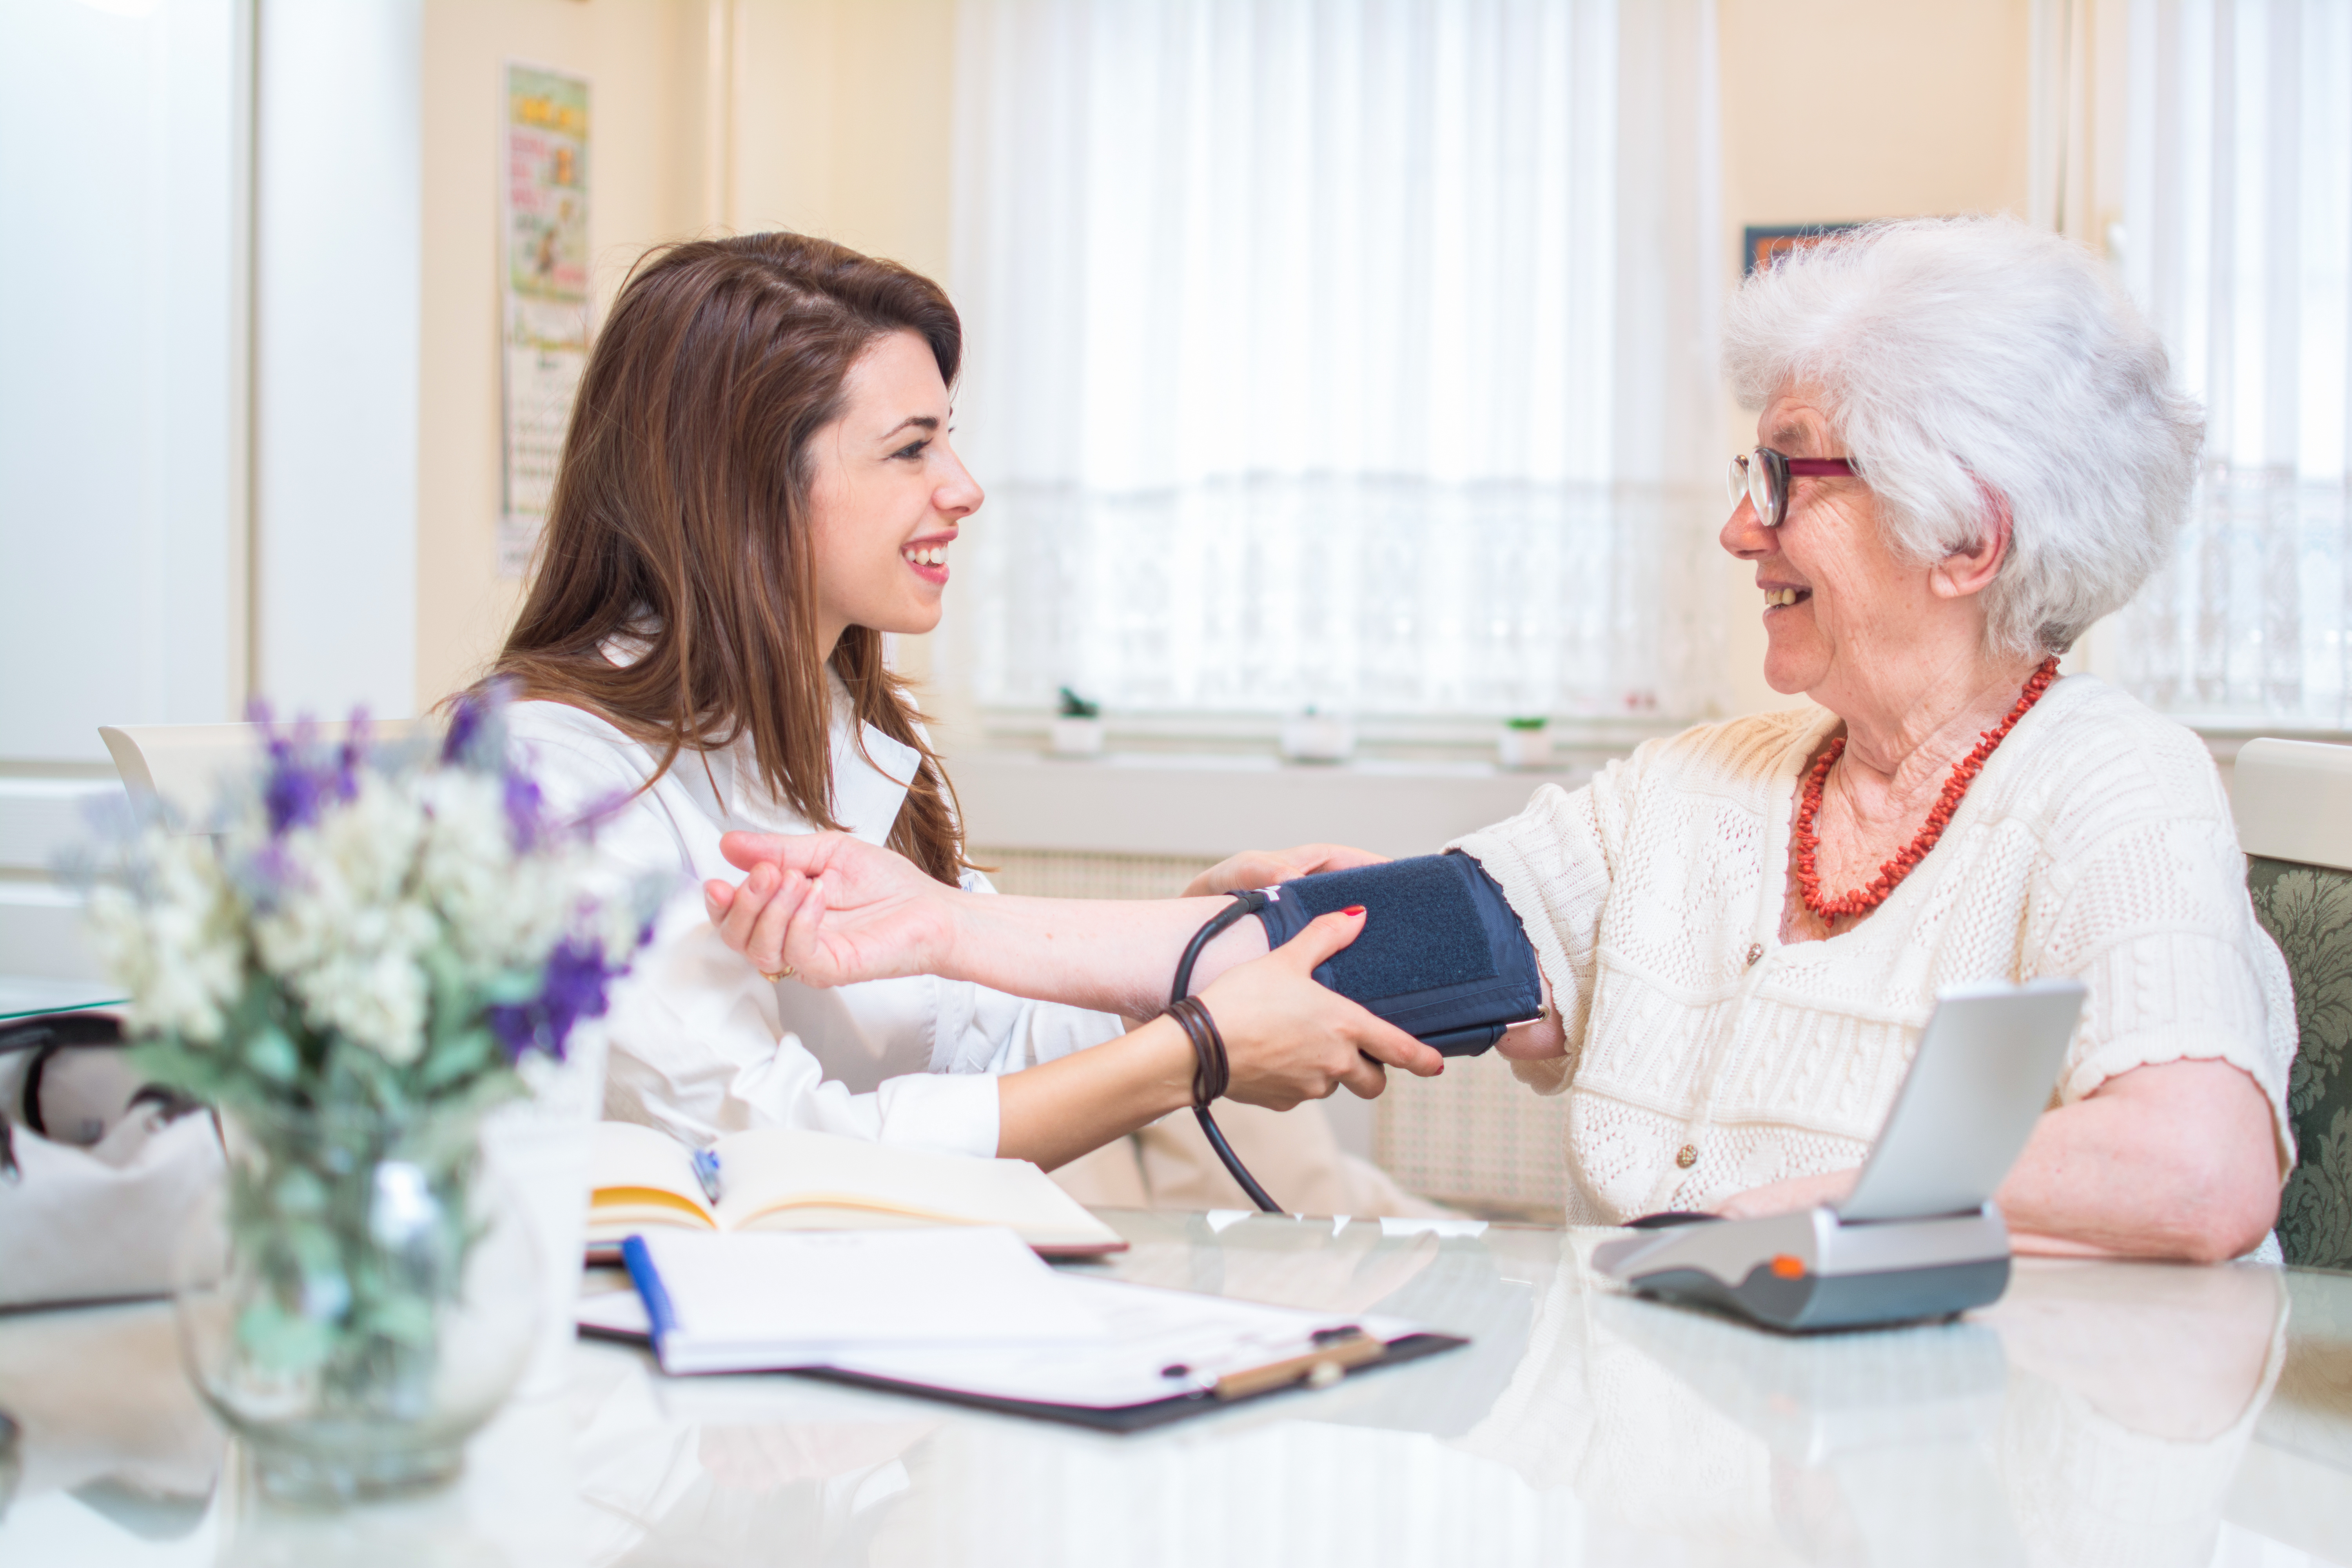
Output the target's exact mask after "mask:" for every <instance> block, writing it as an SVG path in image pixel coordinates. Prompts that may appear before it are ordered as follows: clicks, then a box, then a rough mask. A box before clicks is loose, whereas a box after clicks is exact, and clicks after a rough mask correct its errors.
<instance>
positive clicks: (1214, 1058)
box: [1168, 996, 1233, 1106]
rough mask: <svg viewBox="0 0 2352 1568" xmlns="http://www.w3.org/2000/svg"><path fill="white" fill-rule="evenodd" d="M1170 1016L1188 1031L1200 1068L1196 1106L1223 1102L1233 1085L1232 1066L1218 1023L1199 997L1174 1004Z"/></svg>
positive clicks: (1197, 1070)
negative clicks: (1228, 1088) (1220, 1100)
mask: <svg viewBox="0 0 2352 1568" xmlns="http://www.w3.org/2000/svg"><path fill="white" fill-rule="evenodd" d="M1168 1014H1169V1016H1171V1017H1172V1018H1174V1019H1175V1020H1176V1023H1177V1026H1178V1027H1180V1028H1181V1029H1182V1030H1183V1031H1184V1037H1185V1038H1186V1039H1188V1040H1190V1041H1191V1042H1192V1055H1193V1057H1194V1058H1195V1060H1196V1061H1197V1063H1198V1064H1199V1065H1198V1066H1197V1067H1196V1068H1195V1069H1194V1070H1193V1074H1192V1103H1193V1104H1194V1105H1195V1106H1203V1105H1208V1104H1211V1103H1213V1101H1215V1100H1218V1099H1220V1098H1222V1097H1223V1094H1224V1092H1225V1089H1226V1088H1227V1087H1228V1086H1229V1085H1230V1084H1231V1082H1232V1081H1233V1068H1232V1064H1231V1063H1230V1062H1229V1061H1228V1060H1227V1058H1226V1056H1225V1037H1224V1036H1223V1034H1221V1033H1219V1032H1218V1029H1217V1021H1216V1019H1214V1018H1213V1017H1212V1016H1210V1015H1209V1009H1208V1006H1207V1005H1206V1004H1204V1003H1203V1002H1202V1000H1201V999H1200V998H1199V997H1198V996H1185V997H1181V998H1179V999H1178V1000H1177V1001H1175V1002H1173V1003H1171V1005H1169V1008H1168Z"/></svg>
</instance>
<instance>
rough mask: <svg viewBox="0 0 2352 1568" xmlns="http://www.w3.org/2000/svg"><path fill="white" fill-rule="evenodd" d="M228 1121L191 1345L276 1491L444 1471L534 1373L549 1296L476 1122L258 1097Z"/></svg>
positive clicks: (184, 1295) (354, 1494)
mask: <svg viewBox="0 0 2352 1568" xmlns="http://www.w3.org/2000/svg"><path fill="white" fill-rule="evenodd" d="M223 1132H224V1134H225V1138H226V1144H227V1148H228V1156H229V1158H228V1179H227V1182H226V1185H225V1187H224V1190H223V1193H222V1199H221V1202H220V1205H218V1208H217V1210H216V1222H215V1224H214V1225H212V1226H203V1227H199V1234H198V1235H197V1236H196V1237H194V1243H195V1244H194V1245H193V1246H191V1247H190V1248H189V1249H188V1251H187V1254H186V1255H185V1257H184V1261H183V1265H182V1277H181V1282H180V1286H179V1289H178V1291H177V1295H176V1303H177V1308H178V1321H179V1329H180V1340H181V1349H182V1352H183V1354H184V1358H185V1361H186V1363H187V1367H188V1372H189V1375H190V1377H191V1378H192V1379H193V1380H194V1383H195V1385H196V1388H197V1390H198V1392H199V1393H201V1394H203V1395H204V1397H205V1401H206V1402H207V1403H209V1404H210V1405H212V1407H213V1408H214V1410H215V1411H216V1412H218V1413H219V1415H220V1416H221V1418H222V1419H223V1420H224V1421H225V1422H226V1424H227V1425H228V1426H229V1427H230V1428H231V1429H232V1430H234V1431H235V1432H236V1434H237V1435H238V1436H240V1437H241V1438H242V1439H243V1440H244V1443H245V1446H246V1447H247V1450H248V1452H249V1453H250V1455H251V1457H252V1459H253V1463H254V1471H255V1475H256V1479H257V1480H258V1482H259V1484H260V1487H261V1489H262V1491H263V1492H264V1493H265V1494H267V1495H268V1496H271V1497H273V1498H277V1499H279V1500H289V1501H297V1502H308V1503H321V1502H326V1503H331V1502H341V1501H347V1500H356V1499H362V1498H368V1497H377V1496H383V1495H388V1494H391V1493H395V1492H402V1491H409V1490H415V1489H421V1488H425V1487H432V1486H437V1485H439V1484H441V1483H443V1482H446V1481H447V1480H449V1479H451V1478H453V1477H455V1476H456V1475H457V1472H458V1470H459V1469H460V1468H462V1467H463V1464H464V1456H465V1444H466V1439H467V1437H468V1436H471V1435H472V1434H473V1433H474V1432H475V1431H476V1430H477V1429H478V1427H480V1426H481V1425H482V1424H483V1423H484V1422H486V1421H488V1419H489V1418H490V1416H491V1415H492V1414H493V1413H495V1412H496V1411H497V1409H498V1408H499V1405H500V1404H501V1403H502V1402H503V1401H504V1400H505V1398H506V1397H507V1395H508V1394H509V1392H510V1391H511V1390H512V1388H513V1387H514V1384H515V1382H516V1380H517V1379H518V1378H519V1377H520V1375H521V1373H522V1371H523V1368H524V1366H525V1364H526V1363H527V1362H528V1361H529V1358H530V1350H531V1345H532V1337H533V1334H534V1331H535V1330H536V1327H537V1318H538V1316H539V1302H540V1299H541V1293H540V1290H539V1268H540V1267H541V1260H540V1259H539V1258H538V1256H537V1250H536V1248H535V1247H534V1245H533V1242H532V1239H531V1236H530V1228H529V1226H527V1225H526V1224H525V1223H524V1222H523V1218H522V1215H521V1212H520V1208H519V1206H518V1205H517V1204H516V1203H515V1202H514V1201H513V1200H512V1199H511V1198H510V1196H509V1194H508V1193H507V1192H506V1190H505V1188H504V1186H503V1184H501V1183H500V1182H499V1181H498V1180H496V1179H495V1178H494V1177H493V1176H491V1175H490V1174H489V1173H488V1172H486V1171H485V1169H484V1166H483V1163H482V1159H481V1140H480V1119H479V1117H478V1115H462V1116H461V1115H452V1114H446V1113H444V1114H440V1115H435V1114H432V1113H429V1112H428V1113H423V1114H419V1115H416V1116H414V1117H406V1118H401V1117H391V1116H385V1115H383V1114H381V1113H378V1112H373V1111H366V1110H347V1109H331V1110H294V1109H278V1108H270V1109H246V1110H238V1111H236V1112H234V1113H224V1116H223Z"/></svg>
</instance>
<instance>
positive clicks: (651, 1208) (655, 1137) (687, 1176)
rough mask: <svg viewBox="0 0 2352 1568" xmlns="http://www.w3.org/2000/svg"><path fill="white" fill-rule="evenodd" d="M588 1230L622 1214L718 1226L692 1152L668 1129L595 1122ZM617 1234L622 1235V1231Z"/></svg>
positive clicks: (650, 1222)
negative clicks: (705, 1197) (660, 1129)
mask: <svg viewBox="0 0 2352 1568" xmlns="http://www.w3.org/2000/svg"><path fill="white" fill-rule="evenodd" d="M588 1181H589V1194H588V1224H589V1226H590V1228H591V1229H592V1230H593V1229H595V1228H597V1227H599V1226H607V1225H608V1224H610V1223H614V1222H618V1221H620V1220H621V1219H623V1218H624V1217H625V1215H624V1211H626V1215H627V1216H628V1217H633V1218H641V1219H642V1221H643V1223H645V1224H648V1225H688V1226H698V1227H700V1228H705V1229H717V1228H718V1227H719V1216H718V1215H716V1214H714V1213H713V1212H712V1211H711V1207H710V1205H709V1202H708V1201H706V1200H705V1199H704V1197H703V1195H702V1184H701V1183H700V1182H699V1181H698V1180H697V1179H696V1177H695V1174H694V1156H693V1154H692V1152H690V1151H689V1150H688V1148H687V1147H686V1145H685V1144H683V1143H680V1142H678V1141H677V1139H675V1138H672V1137H671V1136H670V1135H669V1134H668V1133H667V1132H658V1131H655V1130H654V1129H653V1128H650V1127H640V1126H638V1125H637V1124H636V1123H635V1122H631V1121H600V1122H598V1123H597V1124H596V1130H595V1134H594V1139H593V1142H592V1143H591V1144H590V1146H589V1152H588ZM616 1234H619V1235H623V1236H625V1235H627V1234H628V1232H627V1231H626V1230H623V1231H620V1232H618V1233H616Z"/></svg>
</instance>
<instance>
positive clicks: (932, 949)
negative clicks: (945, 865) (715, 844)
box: [702, 833, 955, 985]
mask: <svg viewBox="0 0 2352 1568" xmlns="http://www.w3.org/2000/svg"><path fill="white" fill-rule="evenodd" d="M719 853H721V854H723V855H725V856H726V857H727V858H728V859H730V860H731V861H733V862H734V863H735V864H736V865H738V866H740V867H742V868H745V869H746V870H747V871H748V872H750V875H749V876H747V877H745V878H744V879H743V881H742V884H741V885H740V887H730V886H729V885H728V884H727V883H726V882H725V881H723V880H718V879H713V880H711V881H709V882H705V883H704V884H703V886H702V897H703V905H704V908H705V909H707V910H709V914H710V923H711V924H712V925H714V926H716V927H717V928H718V929H719V937H720V938H721V940H723V941H724V942H726V943H727V945H728V946H729V947H730V948H732V949H733V950H734V951H735V952H740V953H741V954H742V955H743V956H744V957H745V958H747V959H750V960H751V964H752V967H754V968H756V969H758V970H759V971H760V972H761V973H762V974H792V975H794V976H795V977H797V978H798V979H800V980H802V981H804V982H805V983H807V984H811V985H841V984H847V983H849V982H851V981H854V980H881V979H887V978H889V977H891V976H893V975H901V974H929V973H937V972H938V971H939V970H940V968H941V966H942V965H943V964H944V963H946V962H947V960H948V957H949V950H950V947H951V946H952V944H953V941H954V921H953V916H952V912H951V911H950V909H949V907H948V901H949V900H950V899H951V898H952V897H954V896H955V890H954V889H951V888H949V887H947V886H946V885H945V884H943V883H940V882H938V881H934V880H933V879H931V878H929V877H927V876H925V875H924V874H923V871H922V869H921V868H919V867H918V866H916V865H915V864H914V863H913V862H911V861H909V860H908V859H906V858H904V857H903V856H899V855H894V854H892V853H891V852H890V851H889V850H887V849H877V848H876V847H874V846H873V845H871V844H867V843H866V842H864V841H863V840H861V839H856V838H852V837H849V835H847V834H845V833H813V834H807V835H793V836H789V837H787V836H783V835H779V834H772V833H730V834H728V835H727V836H726V837H723V838H721V839H720V840H719ZM828 917H830V918H828Z"/></svg>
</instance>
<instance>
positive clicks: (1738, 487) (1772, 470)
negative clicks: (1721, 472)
mask: <svg viewBox="0 0 2352 1568" xmlns="http://www.w3.org/2000/svg"><path fill="white" fill-rule="evenodd" d="M1858 472H1859V470H1857V469H1856V468H1854V466H1853V459H1852V458H1791V457H1790V456H1789V455H1788V454H1787V453H1785V452H1776V451H1774V450H1773V449H1772V448H1771V447H1757V448H1756V450H1754V451H1753V452H1749V453H1748V454H1746V455H1744V456H1741V457H1738V458H1732V459H1731V475H1730V480H1731V482H1730V487H1729V488H1730V491H1731V504H1732V505H1734V506H1738V504H1739V498H1740V497H1741V496H1746V497H1747V498H1748V500H1751V501H1754V502H1755V503H1756V519H1757V521H1759V522H1761V523H1762V524H1763V525H1764V526H1765V527H1767V528H1778V527H1780V524H1781V523H1783V522H1785V521H1788V517H1789V481H1790V479H1791V478H1792V477H1804V478H1811V477H1816V476H1822V477H1825V476H1830V475H1846V476H1853V475H1855V474H1857V473H1858Z"/></svg>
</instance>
